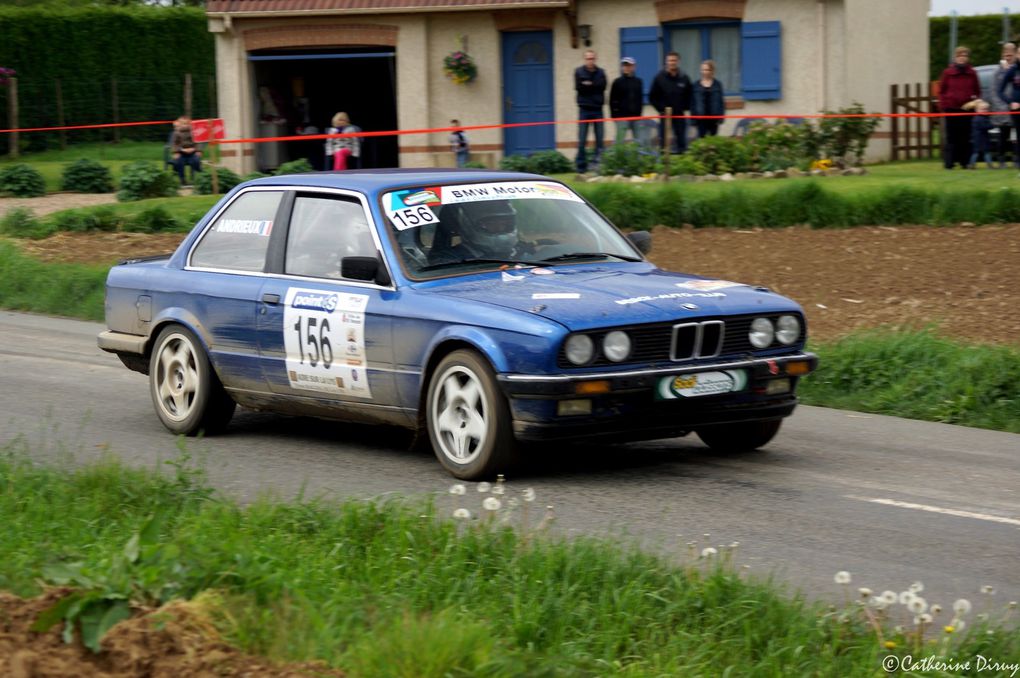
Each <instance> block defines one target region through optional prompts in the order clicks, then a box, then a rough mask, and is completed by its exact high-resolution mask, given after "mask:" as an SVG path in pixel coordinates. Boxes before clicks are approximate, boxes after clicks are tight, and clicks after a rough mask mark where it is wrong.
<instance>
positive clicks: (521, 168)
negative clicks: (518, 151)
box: [499, 155, 528, 172]
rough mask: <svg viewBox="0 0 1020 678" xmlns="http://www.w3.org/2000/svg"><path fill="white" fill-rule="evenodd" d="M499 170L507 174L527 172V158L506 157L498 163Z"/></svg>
mask: <svg viewBox="0 0 1020 678" xmlns="http://www.w3.org/2000/svg"><path fill="white" fill-rule="evenodd" d="M499 168H500V169H501V170H506V171H507V172H527V171H528V158H527V156H523V155H507V156H504V157H503V159H502V160H500V161H499Z"/></svg>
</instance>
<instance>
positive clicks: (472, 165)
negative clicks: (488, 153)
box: [464, 160, 488, 169]
mask: <svg viewBox="0 0 1020 678" xmlns="http://www.w3.org/2000/svg"><path fill="white" fill-rule="evenodd" d="M464 168H465V169H488V167H486V166H485V163H484V162H482V161H481V160H468V161H467V162H466V163H464Z"/></svg>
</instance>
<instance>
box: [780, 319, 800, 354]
mask: <svg viewBox="0 0 1020 678" xmlns="http://www.w3.org/2000/svg"><path fill="white" fill-rule="evenodd" d="M799 338H800V321H799V320H797V316H794V315H781V316H779V319H778V320H777V321H776V339H778V340H779V343H781V344H785V345H787V346H789V345H790V344H792V343H793V342H795V341H797V339H799Z"/></svg>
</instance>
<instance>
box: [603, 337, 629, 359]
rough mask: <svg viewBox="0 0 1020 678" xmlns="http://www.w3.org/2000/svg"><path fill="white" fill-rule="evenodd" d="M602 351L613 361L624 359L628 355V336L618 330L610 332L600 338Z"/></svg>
mask: <svg viewBox="0 0 1020 678" xmlns="http://www.w3.org/2000/svg"><path fill="white" fill-rule="evenodd" d="M602 352H603V353H604V354H605V356H606V357H607V358H609V359H610V360H612V361H613V362H614V363H618V362H620V361H621V360H626V359H627V356H629V355H630V337H628V336H627V333H626V332H621V331H620V330H614V331H612V332H610V333H609V334H607V335H606V337H605V339H603V340H602Z"/></svg>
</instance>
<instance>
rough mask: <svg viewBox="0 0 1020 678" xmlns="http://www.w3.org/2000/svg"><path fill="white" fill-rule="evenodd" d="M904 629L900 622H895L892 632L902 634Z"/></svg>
mask: <svg viewBox="0 0 1020 678" xmlns="http://www.w3.org/2000/svg"><path fill="white" fill-rule="evenodd" d="M905 630H906V629H904V628H903V625H902V624H897V625H896V626H894V627H893V632H894V633H901V634H902V633H903V632H904V631H905Z"/></svg>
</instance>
